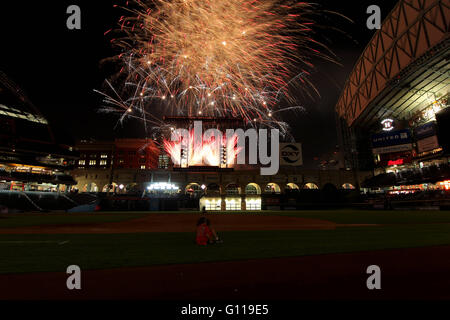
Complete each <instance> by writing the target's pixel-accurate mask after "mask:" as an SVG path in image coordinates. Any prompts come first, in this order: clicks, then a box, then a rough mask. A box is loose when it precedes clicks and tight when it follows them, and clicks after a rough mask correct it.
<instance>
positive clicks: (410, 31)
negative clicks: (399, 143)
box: [336, 0, 450, 126]
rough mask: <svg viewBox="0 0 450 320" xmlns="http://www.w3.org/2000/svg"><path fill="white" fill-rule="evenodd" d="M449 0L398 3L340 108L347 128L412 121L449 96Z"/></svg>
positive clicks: (363, 57)
mask: <svg viewBox="0 0 450 320" xmlns="http://www.w3.org/2000/svg"><path fill="white" fill-rule="evenodd" d="M449 30H450V1H448V0H445V1H439V0H400V1H399V2H398V4H397V6H396V7H395V8H394V9H393V10H392V12H391V13H390V14H389V16H388V17H387V18H386V20H385V21H384V22H383V25H382V28H381V29H380V30H378V31H377V32H376V34H375V35H374V37H373V38H372V40H371V41H370V43H369V44H368V45H367V47H366V49H365V51H364V53H363V54H362V55H361V57H360V58H359V60H358V61H357V63H356V64H355V67H354V69H353V71H352V73H351V74H350V76H349V78H348V80H347V82H346V84H345V87H344V90H343V92H342V94H341V97H340V98H339V101H338V103H337V105H336V111H337V113H338V114H339V116H340V117H342V118H344V119H345V120H346V121H347V123H348V125H349V126H354V125H362V126H371V125H372V124H374V123H375V122H378V120H379V119H380V118H384V117H393V118H396V119H408V118H409V117H410V116H411V115H412V114H413V113H415V112H417V111H418V110H421V109H423V108H425V107H427V106H429V105H431V104H432V103H433V102H434V101H436V100H437V99H438V98H439V97H441V96H445V95H447V94H448V93H449V91H450V61H449V60H450V39H449Z"/></svg>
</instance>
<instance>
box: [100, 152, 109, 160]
mask: <svg viewBox="0 0 450 320" xmlns="http://www.w3.org/2000/svg"><path fill="white" fill-rule="evenodd" d="M100 158H102V159H108V155H107V154H104V153H103V154H102V155H101V156H100Z"/></svg>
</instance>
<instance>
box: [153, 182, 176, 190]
mask: <svg viewBox="0 0 450 320" xmlns="http://www.w3.org/2000/svg"><path fill="white" fill-rule="evenodd" d="M147 190H148V191H151V190H158V191H159V190H178V187H177V186H176V185H174V184H171V183H167V182H156V183H152V184H150V185H149V186H148V187H147Z"/></svg>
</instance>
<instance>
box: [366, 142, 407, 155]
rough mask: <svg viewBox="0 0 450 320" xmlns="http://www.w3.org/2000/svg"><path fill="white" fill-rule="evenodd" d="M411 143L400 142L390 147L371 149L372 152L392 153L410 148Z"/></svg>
mask: <svg viewBox="0 0 450 320" xmlns="http://www.w3.org/2000/svg"><path fill="white" fill-rule="evenodd" d="M412 148H413V147H412V143H407V144H400V145H396V146H390V147H380V148H374V149H372V152H373V154H384V153H394V152H404V151H411V150H412Z"/></svg>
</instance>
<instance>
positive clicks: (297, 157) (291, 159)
mask: <svg viewBox="0 0 450 320" xmlns="http://www.w3.org/2000/svg"><path fill="white" fill-rule="evenodd" d="M280 165H281V166H301V165H303V155H302V144H301V143H280Z"/></svg>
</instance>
